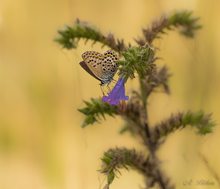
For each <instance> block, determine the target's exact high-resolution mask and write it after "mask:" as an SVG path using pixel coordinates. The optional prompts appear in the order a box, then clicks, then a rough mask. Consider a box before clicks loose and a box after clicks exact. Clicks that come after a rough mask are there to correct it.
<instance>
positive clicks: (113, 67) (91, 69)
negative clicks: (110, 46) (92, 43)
mask: <svg viewBox="0 0 220 189" xmlns="http://www.w3.org/2000/svg"><path fill="white" fill-rule="evenodd" d="M82 59H83V61H82V62H80V65H81V66H82V68H83V69H84V70H86V71H87V72H88V73H89V74H90V75H91V76H93V77H94V78H96V79H97V80H99V81H100V82H101V84H100V85H101V86H103V85H105V84H107V85H108V84H109V83H111V81H112V80H113V77H114V75H115V73H116V71H117V69H118V65H117V61H118V59H119V57H118V55H117V54H116V53H115V52H114V51H112V50H107V51H106V52H105V53H104V54H101V53H99V52H96V51H86V52H84V53H83V54H82Z"/></svg>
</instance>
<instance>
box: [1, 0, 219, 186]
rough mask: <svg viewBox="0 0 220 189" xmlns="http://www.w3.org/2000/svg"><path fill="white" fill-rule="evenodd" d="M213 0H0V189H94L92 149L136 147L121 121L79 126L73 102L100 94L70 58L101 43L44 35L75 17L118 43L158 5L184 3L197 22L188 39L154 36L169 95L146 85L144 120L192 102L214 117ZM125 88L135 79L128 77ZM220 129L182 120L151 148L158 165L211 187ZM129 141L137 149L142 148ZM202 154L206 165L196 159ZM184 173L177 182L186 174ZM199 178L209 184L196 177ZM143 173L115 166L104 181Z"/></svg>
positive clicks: (136, 32)
mask: <svg viewBox="0 0 220 189" xmlns="http://www.w3.org/2000/svg"><path fill="white" fill-rule="evenodd" d="M219 7H220V1H219V0H209V1H206V0H166V1H161V0H156V1H155V0H137V1H131V0H109V1H106V0H62V1H61V0H53V1H52V0H49V1H44V0H17V1H13V0H1V1H0V189H98V188H101V187H103V185H104V183H105V181H106V180H105V177H104V176H102V175H100V174H99V173H98V171H97V170H98V169H99V168H100V157H101V156H102V154H103V152H104V151H105V150H107V149H108V148H110V147H116V146H119V147H120V146H127V147H129V148H132V147H137V146H138V142H137V141H135V139H133V138H132V137H131V136H130V135H129V134H125V135H123V136H120V135H119V134H118V130H119V129H120V127H121V125H122V124H123V122H122V120H121V119H119V118H117V119H116V120H113V119H112V118H110V119H108V120H107V121H105V122H103V123H102V124H96V125H94V126H90V127H87V128H85V129H82V128H81V127H80V125H81V123H82V121H83V116H82V115H81V114H80V113H79V112H78V111H77V108H81V107H82V106H83V103H82V100H89V99H90V98H91V97H99V96H101V94H102V93H101V91H100V88H99V85H98V83H99V82H98V81H96V80H95V79H93V78H92V77H91V76H90V75H89V74H87V73H86V72H84V71H83V69H82V68H81V67H80V66H79V64H78V63H79V61H80V60H81V54H82V53H83V52H84V51H86V50H96V51H100V52H102V51H105V50H106V48H104V49H101V47H100V45H98V44H96V45H94V46H93V47H91V43H90V42H88V43H87V44H86V45H85V44H84V43H83V42H82V41H81V42H80V44H79V48H78V49H77V50H71V51H67V50H64V49H62V48H61V47H60V46H59V45H58V44H56V43H55V42H54V41H53V40H54V38H55V37H56V36H57V30H58V29H62V28H63V26H64V25H65V24H67V25H69V24H72V23H73V22H74V21H75V19H76V18H80V19H81V20H85V21H88V22H90V23H92V24H94V25H96V26H97V27H99V28H100V30H101V31H103V32H104V33H108V32H112V33H114V34H115V35H116V36H117V37H119V38H124V39H125V40H126V41H127V42H129V41H133V38H134V37H137V36H141V28H142V27H146V26H147V25H149V24H150V23H151V22H152V21H153V20H155V19H157V18H159V17H160V16H161V15H162V14H164V13H172V12H173V11H175V10H185V9H187V10H193V11H194V15H195V16H199V17H200V18H201V20H200V23H201V24H202V25H203V29H202V30H200V31H199V32H197V35H196V37H195V38H194V39H187V38H185V37H183V36H181V35H179V33H178V32H176V31H172V32H168V34H167V35H164V36H163V38H162V39H160V40H157V41H156V45H157V47H159V48H160V51H159V52H158V55H159V56H160V57H162V58H163V59H161V60H160V61H159V62H158V64H160V65H164V64H166V65H167V66H168V67H169V69H170V72H171V73H172V74H173V76H172V78H171V79H170V86H171V92H172V93H171V95H170V96H167V95H165V94H162V93H155V94H154V95H153V96H151V98H150V101H149V114H150V115H149V116H150V122H151V123H152V124H153V123H156V122H159V121H160V120H162V119H163V118H166V117H167V116H169V115H170V113H172V112H174V113H175V112H177V111H181V110H188V109H191V110H194V111H197V110H200V109H203V110H204V111H206V112H211V113H213V118H214V120H215V122H216V123H217V125H218V123H219V121H220V117H219V115H220V100H219V96H220V85H219V84H220V77H219V76H220V53H219V49H220V22H219V21H218V18H219V14H220V13H219ZM126 87H127V88H128V93H129V91H130V89H131V88H133V87H136V82H135V81H131V82H129V83H128V85H127V86H126ZM219 131H220V129H219V127H218V126H217V127H216V128H215V130H214V132H213V133H212V134H210V135H207V136H204V137H201V136H197V135H196V134H195V132H194V131H192V129H190V128H187V129H184V130H182V131H177V132H176V133H174V134H172V135H171V136H170V137H169V138H168V140H167V142H166V143H165V144H164V145H163V146H162V147H161V149H160V151H159V153H158V155H159V157H160V159H161V162H162V163H163V164H162V167H163V170H164V172H165V173H167V175H169V177H170V178H171V180H172V181H173V183H175V184H176V186H177V188H178V189H179V188H180V189H184V188H185V189H186V188H187V189H197V188H198V189H200V188H201V189H205V188H208V189H218V188H220V185H219V183H218V181H217V180H216V178H215V176H214V173H213V172H212V171H214V172H215V173H216V174H217V175H218V176H220V150H219V147H218V146H219V145H220V141H219V140H218V139H219V138H220V132H219ZM138 149H140V150H141V147H139V148H138ZM200 154H203V155H204V156H205V157H206V159H207V161H208V162H209V166H210V168H211V169H212V171H210V170H209V169H208V168H207V166H206V165H205V164H204V162H203V161H202V159H201V156H200ZM190 180H192V181H193V184H192V185H189V186H186V185H184V183H185V182H186V181H190ZM200 180H205V181H207V180H208V181H210V182H213V183H214V184H213V185H197V184H196V182H197V181H200ZM143 186H144V182H143V178H142V176H141V175H139V174H138V173H136V172H133V171H122V175H120V179H116V180H115V182H114V183H113V184H112V188H114V189H118V188H133V189H138V188H141V187H143Z"/></svg>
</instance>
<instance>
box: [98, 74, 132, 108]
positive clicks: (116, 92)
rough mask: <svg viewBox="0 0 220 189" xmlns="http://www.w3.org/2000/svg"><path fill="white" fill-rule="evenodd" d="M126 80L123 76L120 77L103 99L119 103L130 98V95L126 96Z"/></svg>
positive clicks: (112, 103) (115, 103)
mask: <svg viewBox="0 0 220 189" xmlns="http://www.w3.org/2000/svg"><path fill="white" fill-rule="evenodd" d="M124 84H125V81H124V79H123V78H119V80H118V82H117V83H116V85H115V86H114V88H113V89H112V91H111V92H110V93H109V94H108V96H103V98H102V101H103V102H107V103H109V104H111V105H118V104H119V102H120V101H122V100H128V96H125V87H124Z"/></svg>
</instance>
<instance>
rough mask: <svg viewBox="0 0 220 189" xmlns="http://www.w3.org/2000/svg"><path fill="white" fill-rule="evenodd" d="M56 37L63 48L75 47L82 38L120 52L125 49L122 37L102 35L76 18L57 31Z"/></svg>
mask: <svg viewBox="0 0 220 189" xmlns="http://www.w3.org/2000/svg"><path fill="white" fill-rule="evenodd" d="M58 34H59V35H58V37H57V38H56V39H55V41H56V42H58V43H59V44H60V45H62V47H63V48H66V49H72V48H77V45H78V41H79V40H80V39H84V40H85V41H86V42H87V41H88V40H91V41H93V42H94V43H96V42H99V43H101V44H103V46H105V45H106V46H109V47H110V48H111V49H113V50H115V51H117V52H121V51H123V50H125V49H127V46H126V45H125V43H124V40H123V39H117V38H115V37H114V35H113V34H111V33H110V34H108V35H104V34H102V33H101V32H100V31H99V30H98V29H96V28H95V27H94V26H91V25H89V24H88V23H86V22H82V21H80V20H79V19H77V20H76V22H75V24H74V25H73V26H66V28H64V29H62V30H59V31H58Z"/></svg>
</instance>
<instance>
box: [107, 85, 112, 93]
mask: <svg viewBox="0 0 220 189" xmlns="http://www.w3.org/2000/svg"><path fill="white" fill-rule="evenodd" d="M109 84H110V83H108V84H107V88H108V93H109V92H110V91H111V89H110V87H109Z"/></svg>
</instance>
